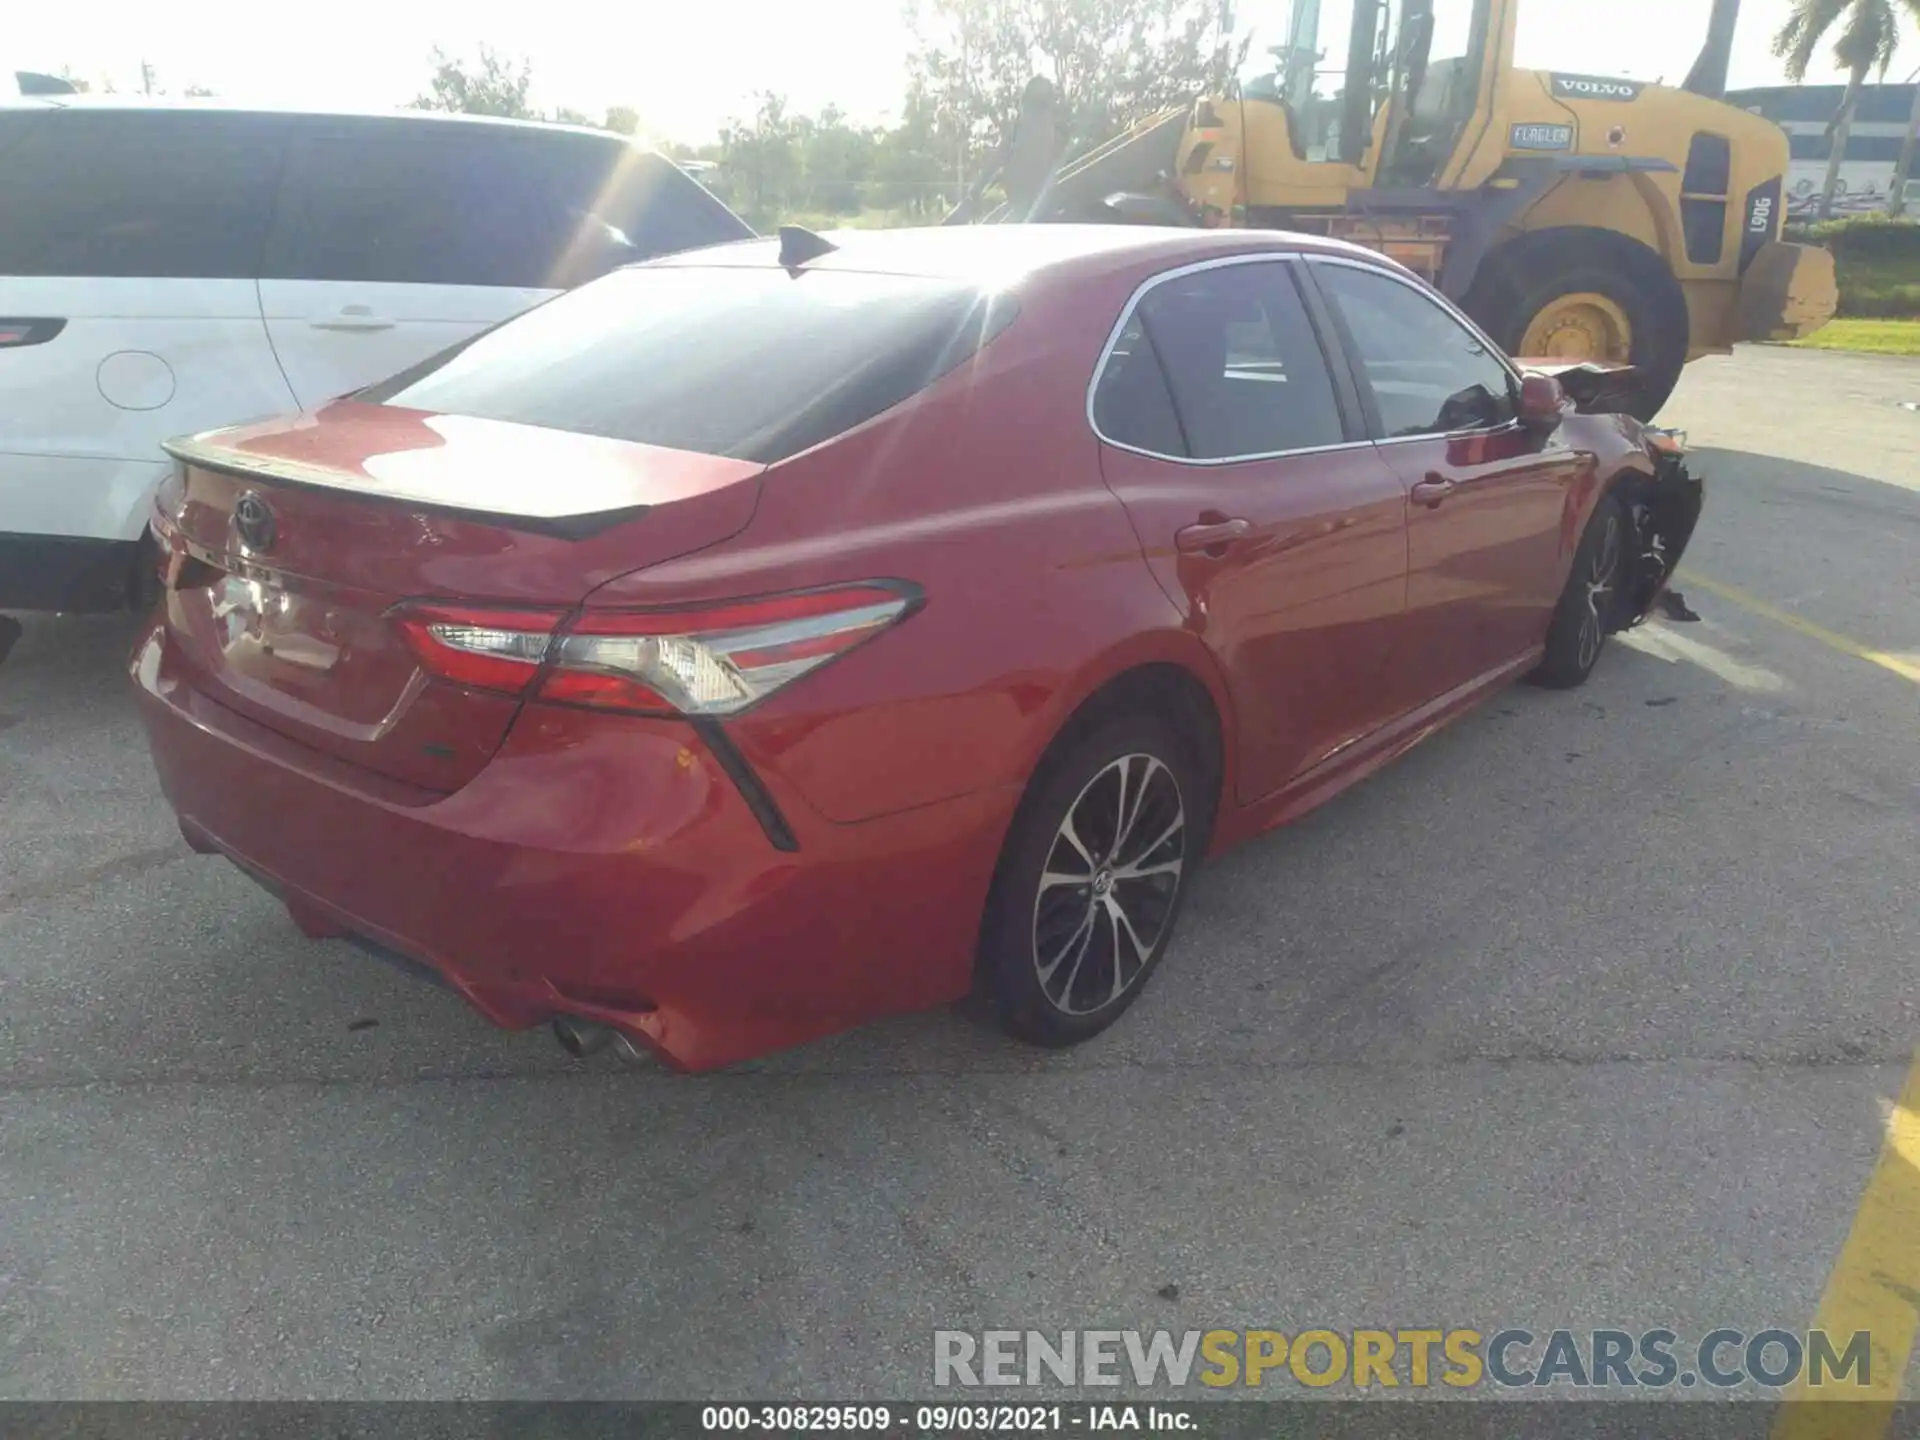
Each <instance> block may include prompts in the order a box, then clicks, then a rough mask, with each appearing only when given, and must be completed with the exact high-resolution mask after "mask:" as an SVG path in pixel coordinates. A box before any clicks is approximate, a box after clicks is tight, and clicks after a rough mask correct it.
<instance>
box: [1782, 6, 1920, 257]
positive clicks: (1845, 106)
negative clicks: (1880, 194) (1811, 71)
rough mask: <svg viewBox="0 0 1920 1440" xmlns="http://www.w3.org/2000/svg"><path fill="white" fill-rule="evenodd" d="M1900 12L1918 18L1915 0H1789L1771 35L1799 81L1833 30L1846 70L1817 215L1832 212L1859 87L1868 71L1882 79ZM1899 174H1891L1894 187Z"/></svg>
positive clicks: (1837, 57) (1836, 55)
mask: <svg viewBox="0 0 1920 1440" xmlns="http://www.w3.org/2000/svg"><path fill="white" fill-rule="evenodd" d="M1902 13H1904V14H1905V15H1907V16H1908V17H1910V18H1913V19H1916V20H1920V0H1793V10H1792V12H1791V13H1790V14H1789V15H1788V16H1787V20H1786V23H1785V24H1784V25H1782V26H1781V27H1780V29H1779V32H1778V33H1777V34H1775V35H1774V37H1773V53H1774V55H1775V56H1777V57H1778V58H1779V59H1781V60H1782V61H1784V62H1785V69H1786V72H1787V79H1789V80H1791V81H1792V82H1793V83H1794V84H1796V85H1798V84H1800V83H1801V82H1803V81H1804V80H1805V79H1806V78H1807V70H1808V68H1809V67H1810V66H1811V65H1812V64H1813V58H1814V56H1815V54H1817V53H1818V51H1819V49H1820V46H1821V44H1822V42H1824V41H1825V40H1826V39H1827V37H1828V36H1829V35H1833V34H1834V32H1835V31H1838V32H1839V33H1838V34H1837V36H1835V38H1834V41H1833V52H1832V54H1833V60H1834V63H1835V64H1836V65H1838V66H1839V67H1840V68H1841V69H1842V70H1845V71H1846V72H1847V88H1846V90H1845V91H1844V92H1843V93H1842V95H1841V97H1840V108H1839V109H1838V110H1836V111H1835V112H1834V116H1833V119H1832V121H1831V122H1830V123H1829V124H1828V126H1827V138H1828V141H1829V144H1830V146H1831V149H1830V151H1829V153H1828V156H1827V174H1826V178H1825V180H1824V181H1823V182H1822V184H1821V187H1820V218H1821V219H1823V220H1824V219H1826V218H1827V217H1828V216H1830V215H1831V214H1832V213H1833V195H1834V191H1835V190H1837V189H1838V188H1839V186H1840V161H1841V159H1842V158H1843V157H1844V156H1845V155H1846V151H1847V140H1848V139H1849V137H1851V136H1852V134H1853V117H1854V115H1855V113H1856V112H1857V111H1858V110H1859V108H1860V90H1861V87H1862V86H1863V85H1865V84H1866V82H1867V76H1868V74H1869V73H1873V72H1878V75H1879V78H1880V79H1882V80H1884V79H1886V75H1887V67H1888V66H1889V65H1891V64H1892V63H1893V56H1894V52H1895V51H1897V50H1898V49H1899V48H1900V19H1901V15H1902ZM1899 182H1900V177H1899V175H1898V174H1896V175H1895V177H1894V184H1895V186H1896V187H1897V186H1898V185H1899Z"/></svg>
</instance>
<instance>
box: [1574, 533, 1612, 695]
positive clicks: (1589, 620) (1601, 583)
mask: <svg viewBox="0 0 1920 1440" xmlns="http://www.w3.org/2000/svg"><path fill="white" fill-rule="evenodd" d="M1601 525H1602V528H1601V531H1600V542H1599V543H1598V544H1597V545H1595V546H1594V547H1593V559H1592V560H1591V561H1590V562H1588V565H1587V573H1586V576H1585V577H1584V581H1583V583H1584V585H1585V588H1586V600H1587V608H1586V610H1585V611H1584V612H1583V613H1582V614H1581V616H1580V668H1581V669H1582V670H1585V669H1587V668H1589V667H1590V666H1591V665H1592V664H1593V662H1594V661H1595V660H1597V659H1599V658H1600V645H1601V642H1602V641H1603V640H1605V639H1606V634H1607V619H1608V617H1609V616H1610V615H1611V613H1612V609H1613V591H1614V586H1615V585H1616V584H1617V583H1618V580H1619V571H1620V517H1619V515H1618V514H1616V513H1615V512H1614V511H1613V510H1611V509H1609V510H1608V512H1607V514H1606V516H1605V518H1604V519H1603V520H1602V522H1601Z"/></svg>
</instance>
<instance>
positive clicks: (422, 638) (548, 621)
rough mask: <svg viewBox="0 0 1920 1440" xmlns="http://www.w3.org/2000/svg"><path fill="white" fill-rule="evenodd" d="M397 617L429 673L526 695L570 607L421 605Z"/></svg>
mask: <svg viewBox="0 0 1920 1440" xmlns="http://www.w3.org/2000/svg"><path fill="white" fill-rule="evenodd" d="M394 618H395V623H397V624H398V625H399V627H400V633H401V634H402V635H404V636H405V637H406V640H407V644H408V645H409V646H411V647H412V649H413V653H414V655H415V656H416V657H417V658H418V659H419V661H420V664H421V665H422V667H424V668H425V669H426V671H427V672H428V673H429V674H432V675H438V676H439V677H440V678H441V679H443V680H451V681H453V682H454V683H456V684H459V685H471V686H473V687H475V688H476V689H479V690H498V691H500V692H502V693H503V694H507V695H524V694H525V693H526V689H527V686H528V685H530V684H532V683H533V680H534V677H536V676H537V675H538V674H539V673H540V662H541V661H542V660H544V659H545V658H546V654H547V647H548V646H549V645H551V644H552V643H553V632H554V631H555V630H556V629H557V628H558V627H559V625H560V622H561V621H562V620H563V619H565V618H566V612H565V611H564V610H495V609H483V608H476V607H473V606H466V605H417V606H413V607H411V608H409V609H408V610H406V611H404V612H402V613H401V614H399V615H397V616H395V617H394Z"/></svg>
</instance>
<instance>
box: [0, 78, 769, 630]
mask: <svg viewBox="0 0 1920 1440" xmlns="http://www.w3.org/2000/svg"><path fill="white" fill-rule="evenodd" d="M0 197H4V200H3V201H0V396H4V399H5V403H4V404H0V610H7V609H14V610H106V609H114V608H118V607H120V606H122V605H125V604H128V603H134V602H137V601H139V600H140V598H141V596H142V592H143V590H144V588H145V582H146V577H147V576H148V575H149V574H150V573H151V567H150V566H149V565H148V564H147V563H146V561H145V558H144V557H143V555H142V554H141V549H142V544H143V541H144V537H145V534H146V524H147V510H148V505H149V499H150V496H151V494H152V491H153V488H154V486H155V484H156V483H157V482H158V481H159V480H160V478H161V477H162V476H164V475H165V474H166V472H167V470H168V468H169V466H170V464H171V462H170V461H169V460H168V459H167V457H166V456H165V455H164V454H163V453H162V451H161V449H160V442H161V441H162V440H164V439H167V438H169V437H171V436H175V435H181V434H186V433H191V432H194V431H199V430H205V429H209V428H212V427H215V426H221V425H232V424H239V423H243V422H245V421H248V420H252V419H256V418H264V417H267V416H270V415H274V414H279V413H283V412H286V411H290V410H296V409H311V408H314V407H316V406H318V405H321V404H324V403H325V402H326V401H328V400H330V399H333V398H335V397H336V396H340V395H343V394H346V393H347V392H349V391H352V390H357V389H359V388H361V387H362V386H366V385H370V384H372V383H373V382H375V381H377V380H381V379H385V378H386V377H388V376H390V375H393V374H396V373H398V372H399V371H401V370H404V369H407V368H408V367H409V366H412V365H415V364H417V363H419V362H420V361H422V360H425V359H427V358H428V357H430V356H433V355H435V354H438V353H439V352H440V351H442V350H444V349H446V348H447V347H448V346H451V345H454V344H457V343H459V342H461V341H464V340H466V339H468V338H470V337H471V336H473V335H476V334H478V333H479V332H480V331H482V330H484V329H486V328H487V327H489V326H491V325H494V324H496V323H498V322H500V321H503V320H506V319H508V318H509V317H511V316H513V315H516V314H518V313H520V312H521V311H523V310H526V309H528V308H529V307H531V306H533V305H537V304H539V303H540V302H541V301H543V300H546V299H548V298H549V297H551V296H553V295H555V294H558V293H560V292H561V291H563V290H566V289H569V288H572V287H573V286H574V285H577V284H581V283H584V282H585V281H586V280H588V279H591V278H593V277H595V276H597V275H600V274H602V273H604V272H605V271H607V270H609V269H612V268H613V267H615V266H616V265H620V264H624V263H627V262H630V261H633V260H639V259H645V258H648V257H650V256H654V255H660V254H665V253H669V252H672V251H678V250H687V249H692V248H695V247H698V246H703V245H710V244H718V243H724V242H727V241H732V240H737V239H744V238H747V237H749V236H751V235H752V233H753V232H752V231H751V229H750V228H749V227H748V226H747V224H746V223H745V222H744V221H742V220H741V219H740V218H739V217H738V216H736V215H734V214H733V212H732V211H730V210H728V209H727V208H726V206H725V205H723V204H722V203H721V202H720V201H719V200H717V199H716V198H715V197H714V196H713V195H712V194H710V193H709V192H708V191H707V190H706V189H705V188H704V187H703V186H701V185H700V184H699V183H698V182H696V181H695V180H694V179H692V178H691V177H690V176H688V175H687V174H686V173H685V172H684V171H683V170H681V169H679V168H678V167H677V166H675V165H674V164H673V163H672V162H671V161H669V160H667V159H666V158H665V157H663V156H661V155H658V154H656V153H654V152H653V151H650V150H646V149H643V148H640V147H638V146H636V145H634V144H633V143H631V142H630V141H628V140H626V139H625V138H623V137H620V136H616V135H612V134H606V133H602V132H599V131H591V130H578V129H572V128H569V127H562V126H552V125H537V124H530V123H522V122H516V121H502V120H485V119H479V118H475V117H469V116H442V115H430V114H426V113H420V112H405V113H400V114H395V115H372V116H365V115H363V116H354V115H324V114H313V113H306V112H300V113H294V112H281V111H266V110H257V109H238V108H231V107H226V106H221V105H215V104H208V103H206V102H184V103H178V104H170V103H167V102H159V101H152V100H144V99H142V100H135V101H117V100H114V99H112V98H99V99H96V98H94V97H80V96H46V97H38V98H32V99H18V100H7V101H0Z"/></svg>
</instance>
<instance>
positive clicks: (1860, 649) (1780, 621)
mask: <svg viewBox="0 0 1920 1440" xmlns="http://www.w3.org/2000/svg"><path fill="white" fill-rule="evenodd" d="M1682 578H1683V579H1684V580H1685V582H1686V584H1687V586H1688V587H1689V588H1692V587H1696V586H1697V587H1698V588H1699V589H1702V590H1704V591H1706V592H1707V593H1708V594H1709V595H1718V596H1719V597H1720V598H1721V599H1722V600H1730V601H1732V602H1733V603H1734V604H1735V605H1738V606H1740V607H1741V608H1742V609H1743V610H1751V611H1752V612H1753V613H1754V614H1756V615H1759V616H1761V617H1763V618H1764V619H1767V620H1771V621H1773V622H1774V623H1775V624H1776V625H1784V626H1786V627H1787V629H1789V630H1792V631H1795V632H1796V633H1798V634H1801V635H1804V636H1806V637H1807V638H1808V639H1809V640H1818V641H1819V642H1820V643H1821V644H1822V645H1825V646H1828V647H1829V648H1831V649H1834V650H1838V651H1839V652H1840V653H1841V654H1843V655H1851V656H1853V658H1854V659H1856V660H1865V661H1866V662H1867V663H1868V664H1869V665H1878V666H1879V667H1880V668H1881V669H1882V670H1891V671H1892V672H1893V673H1894V674H1896V675H1898V676H1901V677H1902V678H1903V679H1907V680H1911V681H1913V683H1914V684H1916V685H1920V664H1917V663H1915V662H1914V661H1912V660H1909V659H1907V658H1906V657H1905V656H1904V655H1894V654H1891V653H1890V652H1888V651H1885V650H1874V649H1871V648H1870V647H1868V646H1865V645H1862V644H1860V642H1859V641H1857V640H1849V639H1848V638H1847V637H1846V636H1844V635H1836V634H1835V633H1834V632H1833V631H1831V630H1829V629H1827V628H1826V627H1825V626H1823V625H1816V624H1814V623H1813V621H1811V620H1806V619H1802V618H1801V617H1800V616H1798V615H1795V614H1794V613H1793V612H1792V611H1791V610H1782V609H1781V608H1780V607H1779V606H1778V605H1770V604H1768V603H1767V602H1766V601H1765V600H1762V599H1761V598H1760V597H1759V596H1758V595H1753V594H1749V593H1748V592H1747V591H1745V590H1742V589H1741V588H1740V587H1739V586H1738V585H1729V584H1727V583H1726V582H1725V581H1723V580H1710V579H1708V578H1707V577H1706V576H1705V575H1701V574H1699V573H1698V572H1696V571H1693V570H1686V571H1683V572H1682Z"/></svg>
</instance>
